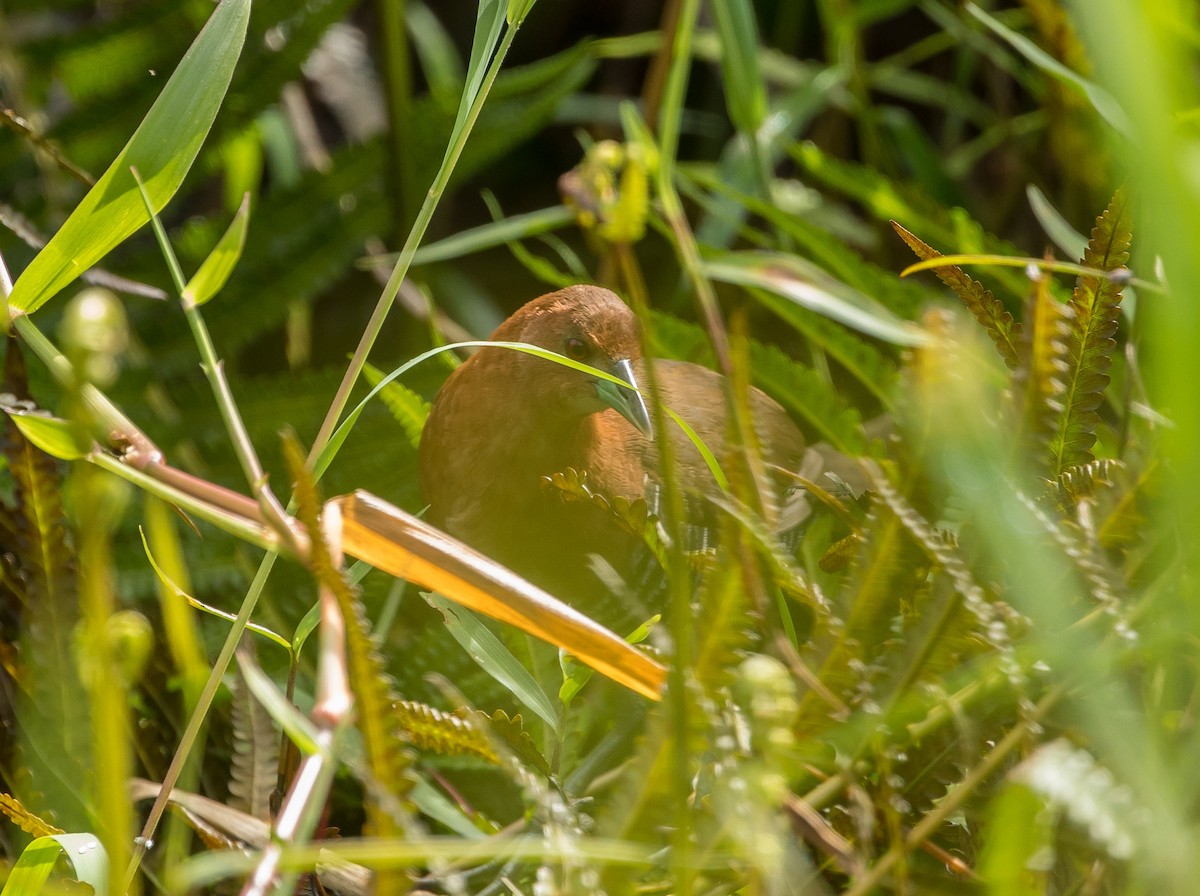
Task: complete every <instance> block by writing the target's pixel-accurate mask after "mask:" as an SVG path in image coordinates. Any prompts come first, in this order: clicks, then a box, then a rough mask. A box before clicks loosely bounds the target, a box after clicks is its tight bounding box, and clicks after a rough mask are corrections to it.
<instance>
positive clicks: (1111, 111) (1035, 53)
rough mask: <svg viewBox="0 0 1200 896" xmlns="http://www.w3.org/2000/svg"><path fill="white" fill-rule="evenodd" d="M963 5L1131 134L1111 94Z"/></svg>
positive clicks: (1125, 133) (971, 6)
mask: <svg viewBox="0 0 1200 896" xmlns="http://www.w3.org/2000/svg"><path fill="white" fill-rule="evenodd" d="M964 8H965V9H966V11H967V12H968V13H970V14H971V15H972V16H974V17H975V18H977V19H978V20H979V21H980V22H982V23H983V24H984V25H985V26H987V27H988V28H989V29H990V30H991V31H993V32H994V33H995V34H996V35H998V36H999V37H1000V38H1001V39H1002V40H1004V41H1005V42H1006V43H1008V45H1009V46H1011V47H1012V48H1013V49H1014V50H1016V51H1017V52H1018V53H1020V54H1021V55H1022V56H1024V57H1025V58H1026V59H1028V60H1029V61H1030V62H1032V63H1033V64H1034V65H1036V66H1037V67H1038V68H1040V69H1041V70H1042V71H1044V72H1045V73H1046V74H1048V75H1050V76H1051V77H1054V78H1057V79H1058V80H1059V81H1062V82H1063V83H1064V84H1069V85H1070V86H1072V87H1074V88H1076V89H1077V90H1078V91H1079V92H1080V93H1082V94H1083V95H1084V96H1085V97H1087V99H1088V102H1090V103H1091V104H1092V106H1093V107H1094V108H1095V110H1096V111H1097V112H1099V113H1100V116H1101V117H1102V118H1103V119H1104V120H1105V121H1107V122H1108V123H1109V124H1110V125H1111V126H1112V128H1113V129H1114V130H1115V131H1116V132H1117V133H1119V134H1121V135H1122V136H1125V137H1130V138H1132V137H1133V136H1134V129H1133V122H1131V121H1130V120H1129V116H1128V115H1126V114H1125V110H1124V109H1122V108H1121V105H1120V104H1119V103H1118V102H1117V100H1116V98H1115V97H1114V96H1113V95H1112V94H1111V93H1109V92H1108V91H1107V90H1105V89H1104V88H1103V87H1101V86H1099V85H1098V84H1093V83H1092V82H1091V81H1089V80H1087V78H1084V77H1083V76H1081V75H1079V74H1077V73H1076V72H1073V71H1071V69H1069V68H1067V67H1066V66H1065V65H1063V64H1062V63H1061V62H1059V61H1058V60H1057V59H1055V58H1054V57H1053V56H1051V55H1050V54H1049V53H1047V52H1046V51H1045V50H1043V49H1042V48H1041V47H1039V46H1038V45H1037V44H1035V43H1034V42H1033V41H1031V40H1030V39H1029V38H1027V37H1025V36H1024V35H1023V34H1018V33H1017V32H1015V31H1013V30H1012V29H1011V28H1009V27H1008V26H1007V25H1004V24H1002V23H1001V22H999V21H997V20H996V19H995V18H993V17H992V16H991V15H989V14H988V13H986V12H984V11H983V10H982V9H980V8H979V7H978V6H976V5H975V4H974V3H967V4H965V6H964Z"/></svg>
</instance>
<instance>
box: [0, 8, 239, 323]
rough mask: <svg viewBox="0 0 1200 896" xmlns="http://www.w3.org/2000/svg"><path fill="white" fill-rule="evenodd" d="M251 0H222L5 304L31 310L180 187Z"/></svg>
mask: <svg viewBox="0 0 1200 896" xmlns="http://www.w3.org/2000/svg"><path fill="white" fill-rule="evenodd" d="M249 18H250V0H222V2H221V4H220V5H219V6H218V7H217V9H216V11H215V12H214V13H213V14H212V17H211V18H210V19H209V20H208V23H207V24H206V25H205V26H204V29H203V30H202V31H201V32H200V35H199V36H198V37H197V38H196V40H195V42H194V43H193V44H192V46H191V48H190V49H189V50H188V52H187V53H186V54H185V55H184V57H183V61H182V62H180V63H179V67H178V68H176V69H175V73H174V74H173V75H171V78H170V80H169V81H167V85H166V87H164V88H163V92H162V93H161V94H159V97H158V99H157V100H156V101H155V103H154V105H153V106H152V107H151V108H150V111H149V112H148V113H147V114H146V117H145V118H144V119H143V120H142V123H141V125H139V126H138V129H137V130H136V131H135V132H134V134H133V137H131V138H130V140H129V142H128V143H127V144H125V148H124V149H123V150H121V153H120V155H118V156H117V158H116V161H114V162H113V163H112V165H110V166H109V168H108V170H107V171H106V172H105V173H104V175H103V176H102V177H101V178H100V180H99V181H98V182H97V183H96V185H95V186H94V187H93V188H92V189H91V190H90V191H89V192H88V194H87V195H86V196H85V197H84V198H83V201H82V202H80V203H79V205H78V206H77V207H76V209H75V211H73V212H72V213H71V216H70V217H69V218H67V220H66V223H65V224H63V226H62V228H61V229H60V230H59V231H58V233H56V234H55V235H54V237H53V238H52V239H51V240H50V242H49V243H48V244H47V245H46V247H45V248H44V249H42V251H41V252H39V253H38V254H37V256H36V257H35V258H34V259H33V261H32V262H30V264H29V267H27V268H26V269H25V271H24V273H22V274H21V277H20V279H18V280H17V282H16V285H15V286H14V287H13V293H12V296H11V298H10V300H9V304H10V306H11V307H12V308H13V309H15V310H18V311H24V312H32V311H36V310H37V309H38V308H40V307H41V306H42V305H43V304H44V303H45V302H46V301H47V300H49V299H50V298H51V297H52V296H53V295H54V294H55V293H57V292H58V291H59V290H61V289H62V288H63V287H65V286H66V285H67V284H68V283H70V282H71V281H73V280H74V279H75V278H76V277H78V276H79V275H80V274H82V273H83V272H84V271H86V270H87V269H88V268H90V267H91V266H92V265H94V264H95V263H96V262H98V261H99V260H100V259H101V258H103V257H104V256H105V255H107V254H108V253H109V252H110V251H111V250H112V249H113V248H114V247H115V246H117V245H118V244H119V243H121V242H122V241H123V240H125V239H126V238H127V237H129V236H130V235H131V234H133V233H134V232H135V231H137V230H138V228H140V227H141V226H142V225H143V224H145V223H146V222H147V221H149V220H150V218H149V215H148V214H147V212H146V208H145V205H144V204H143V202H142V197H141V194H140V193H139V191H138V187H137V184H136V183H135V181H134V179H133V176H132V174H131V173H130V168H137V170H138V171H139V172H140V173H141V176H142V178H143V180H144V181H145V184H146V191H147V193H148V194H149V196H150V199H151V202H152V203H153V207H154V210H155V211H156V212H157V211H160V210H161V209H162V208H163V207H164V206H165V205H166V204H167V202H168V201H169V200H170V199H171V197H172V196H174V195H175V192H176V191H177V190H178V189H179V186H180V184H181V183H183V178H184V176H185V175H186V174H187V172H188V169H189V168H191V166H192V162H193V161H194V160H195V158H196V154H197V153H198V152H199V151H200V145H201V144H202V143H203V142H204V138H205V136H206V135H207V134H208V131H209V128H211V127H212V123H213V119H214V118H215V117H216V114H217V110H218V109H219V108H220V105H221V101H222V99H223V98H224V96H225V91H226V90H227V89H228V87H229V80H230V78H231V77H232V76H233V68H234V65H235V64H236V63H237V59H238V55H239V54H240V52H241V48H242V43H243V41H244V40H245V36H246V25H247V22H248V21H249Z"/></svg>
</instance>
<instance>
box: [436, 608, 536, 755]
mask: <svg viewBox="0 0 1200 896" xmlns="http://www.w3.org/2000/svg"><path fill="white" fill-rule="evenodd" d="M425 600H426V601H428V602H429V605H430V606H432V607H433V608H434V609H436V610H437V611H438V612H440V613H441V614H442V616H443V617H445V619H446V627H447V628H448V629H449V630H450V634H451V635H453V636H454V640H455V641H457V642H458V643H459V644H461V645H462V648H463V650H465V651H466V652H467V653H469V654H470V655H471V659H473V660H475V662H476V663H478V664H479V666H480V668H482V669H483V670H484V671H485V672H487V673H488V675H490V676H492V678H494V679H496V681H498V682H500V683H501V684H502V685H504V687H506V688H507V689H508V691H509V693H511V694H512V695H513V696H514V697H516V698H517V699H518V700H520V701H521V703H523V704H524V705H525V706H527V707H529V709H530V710H532V711H533V712H534V713H536V714H537V715H538V716H539V717H540V718H541V719H542V720H543V721H545V723H546V724H547V725H549V726H550V728H551V730H554V731H557V730H558V713H557V712H555V710H554V704H553V703H551V702H550V698H549V697H547V696H546V692H545V691H543V690H542V688H541V686H540V685H539V684H538V683H537V681H536V680H535V679H534V677H533V676H532V675H530V674H529V671H528V670H527V669H526V668H525V667H524V666H522V665H521V664H520V662H519V661H518V660H517V658H516V657H515V656H513V655H512V653H510V652H509V650H508V648H507V647H505V646H504V645H503V644H501V643H500V639H499V638H497V637H496V636H495V635H493V634H492V633H491V631H490V630H489V629H488V627H487V626H486V625H484V624H483V623H482V622H481V621H480V619H479V617H478V616H476V615H475V614H474V613H472V612H471V611H470V610H468V609H467V608H466V607H462V606H459V605H458V604H456V603H451V602H450V601H449V600H447V599H446V598H444V597H442V596H441V595H439V594H427V595H425Z"/></svg>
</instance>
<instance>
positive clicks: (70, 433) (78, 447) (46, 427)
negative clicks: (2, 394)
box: [4, 408, 88, 460]
mask: <svg viewBox="0 0 1200 896" xmlns="http://www.w3.org/2000/svg"><path fill="white" fill-rule="evenodd" d="M4 410H5V413H7V414H8V416H9V418H10V419H11V420H12V422H13V423H15V424H16V426H17V429H19V430H21V435H23V436H25V438H27V439H29V441H31V442H33V444H34V445H36V446H37V447H38V448H39V449H40V450H42V451H44V452H46V453H47V454H49V455H50V456H51V457H57V458H58V459H59V460H79V459H80V458H81V457H84V456H85V455H86V454H87V452H88V449H87V447H86V446H85V445H83V444H82V443H81V442H80V439H79V430H78V429H77V428H76V426H75V424H73V423H72V422H71V421H70V420H63V419H62V418H60V417H48V416H46V415H44V414H38V413H33V412H30V411H14V410H10V409H9V408H5V409H4Z"/></svg>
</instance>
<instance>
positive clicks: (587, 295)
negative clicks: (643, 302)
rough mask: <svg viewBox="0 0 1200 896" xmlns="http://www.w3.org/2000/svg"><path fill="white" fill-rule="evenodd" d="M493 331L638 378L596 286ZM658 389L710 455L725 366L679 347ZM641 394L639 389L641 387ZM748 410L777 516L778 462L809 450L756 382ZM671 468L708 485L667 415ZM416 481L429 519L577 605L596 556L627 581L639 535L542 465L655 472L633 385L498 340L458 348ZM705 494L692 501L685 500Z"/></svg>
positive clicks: (632, 340) (638, 481) (785, 494)
mask: <svg viewBox="0 0 1200 896" xmlns="http://www.w3.org/2000/svg"><path fill="white" fill-rule="evenodd" d="M492 340H493V341H505V342H525V343H529V344H531V345H535V346H538V347H540V348H545V349H549V350H551V351H554V352H557V353H558V354H561V355H564V356H566V357H568V358H571V359H574V360H576V361H581V362H583V363H585V364H588V365H589V366H591V367H594V368H596V369H598V370H603V371H606V372H609V373H611V374H612V375H613V376H615V377H617V378H618V379H620V380H622V381H623V382H625V383H629V384H630V385H637V384H638V383H639V382H642V383H644V382H645V380H644V377H642V370H643V365H642V360H641V343H640V340H639V339H638V327H637V321H636V319H635V317H634V315H633V313H632V312H631V311H630V310H629V308H628V307H627V306H626V305H625V304H624V302H622V301H621V300H620V299H619V298H618V297H617V296H615V295H614V294H613V293H611V292H609V291H608V290H606V289H601V288H599V287H596V286H572V287H569V288H567V289H562V290H559V291H558V292H553V293H550V294H548V295H544V296H541V297H540V298H537V299H534V300H533V301H531V302H529V303H528V304H526V305H525V306H524V307H522V308H520V309H519V310H518V311H517V312H516V313H514V314H513V315H512V317H510V318H509V319H508V320H506V321H505V322H504V323H503V324H501V325H500V327H499V328H498V329H497V330H496V331H495V332H494V333H493V334H492ZM655 369H656V372H657V375H658V380H659V392H660V399H661V401H663V402H664V404H665V405H666V407H668V408H670V409H672V410H674V411H675V412H676V413H677V414H679V415H680V416H681V417H682V418H683V419H684V420H685V421H687V423H688V424H689V425H690V426H691V427H692V428H693V429H694V430H695V432H696V433H697V435H699V437H700V438H701V440H702V441H703V442H704V443H705V444H706V445H707V446H709V448H710V450H712V452H713V453H714V454H715V455H716V457H717V458H718V459H722V458H725V459H726V460H727V459H728V458H727V457H726V455H727V444H728V443H727V437H728V429H727V420H726V398H725V390H724V386H723V381H722V377H721V376H720V375H719V374H716V373H714V372H712V371H710V370H708V369H706V368H703V367H700V366H698V365H695V364H689V363H686V362H681V361H658V362H657V363H656V364H655ZM647 397H649V396H648V395H647ZM750 401H751V414H752V417H753V419H754V423H755V430H756V432H757V435H758V439H759V442H760V444H761V445H762V446H763V454H764V459H765V461H766V463H767V465H768V468H776V473H775V474H774V475H773V476H772V486H773V490H774V491H775V495H774V497H775V499H776V500H777V502H778V504H779V505H780V506H781V507H782V511H781V512H780V513H779V523H778V525H777V528H779V529H781V530H782V529H783V528H787V527H790V526H794V525H795V524H797V523H798V522H799V521H800V520H802V519H803V517H804V516H805V515H806V514H807V506H806V504H805V503H804V499H803V496H802V495H799V494H793V493H794V492H795V491H796V489H795V481H794V480H793V479H791V477H788V476H786V475H785V474H783V473H782V472H780V471H784V470H786V471H793V472H796V471H801V470H802V469H806V472H805V474H804V475H808V476H811V475H813V474H814V470H813V464H814V462H816V463H819V459H815V457H814V455H813V454H812V453H811V452H808V451H806V449H805V443H804V437H803V436H802V435H801V433H800V431H799V430H798V429H797V428H796V426H795V424H794V423H792V421H791V419H790V418H789V417H788V416H787V413H786V412H785V411H784V410H783V408H781V407H780V406H779V405H778V404H777V403H776V402H775V401H773V400H772V399H771V398H769V397H768V396H767V395H765V394H764V393H762V392H760V391H759V390H757V389H752V390H751V396H750ZM670 430H671V443H672V449H673V451H672V455H673V458H674V464H675V470H676V475H677V481H678V482H679V483H680V485H681V487H682V488H683V489H684V490H685V492H686V493H688V494H689V495H691V496H698V497H699V498H701V499H702V498H703V497H704V496H712V495H716V494H718V493H719V491H720V490H719V488H718V486H717V483H716V482H715V480H714V478H713V474H712V472H711V471H710V469H709V467H708V465H707V463H706V462H705V461H704V458H703V457H702V455H701V454H700V452H699V451H698V450H697V449H696V448H695V446H694V445H693V444H692V442H691V441H690V439H689V438H688V437H687V436H686V435H685V434H684V432H683V431H682V430H681V429H680V428H679V427H677V426H675V425H673V424H671V425H670ZM420 466H421V488H422V492H423V495H424V498H425V500H426V501H427V502H428V504H429V519H430V521H431V522H433V523H434V524H435V525H437V526H439V527H441V528H442V529H444V530H445V531H446V532H448V533H450V534H451V535H454V536H456V537H458V538H460V539H462V540H463V541H465V542H467V543H468V544H470V545H472V546H473V547H475V548H477V549H478V550H480V551H482V552H483V553H485V554H487V555H489V556H490V557H492V558H494V559H496V560H498V561H499V562H501V563H502V564H504V565H506V566H508V567H510V568H511V569H513V570H514V571H516V572H518V573H520V574H521V575H523V576H525V577H526V578H527V579H529V580H530V581H532V582H534V583H535V584H537V585H540V586H541V587H543V588H545V589H546V590H548V591H550V592H551V593H553V594H555V595H556V596H558V597H561V598H563V599H565V600H568V601H571V602H573V603H575V604H576V605H579V604H580V603H581V602H585V601H586V600H588V599H589V596H590V595H593V594H596V593H597V590H598V588H599V587H602V585H603V584H610V583H602V582H601V580H600V579H598V578H597V576H596V573H595V568H596V564H595V562H594V557H599V558H601V559H602V560H603V561H605V562H606V564H607V565H608V566H609V567H611V568H612V570H615V572H616V573H617V574H618V575H619V576H621V577H623V578H624V579H625V580H626V581H627V582H628V581H629V580H630V578H631V577H633V576H635V575H636V574H637V566H638V563H637V558H638V557H643V558H644V557H645V556H646V552H645V551H644V550H642V549H641V547H642V546H641V545H639V543H638V540H637V539H636V538H635V537H634V536H632V535H630V534H629V533H628V532H626V531H625V530H624V529H622V528H621V526H619V525H618V524H617V522H616V521H615V520H614V519H613V517H612V516H611V514H610V513H608V512H606V511H605V510H604V509H602V508H599V507H596V506H595V505H593V504H590V503H588V502H581V501H566V500H564V498H563V496H562V494H561V493H559V492H558V490H556V489H553V488H551V487H549V486H547V484H546V482H545V477H549V476H551V475H553V474H554V473H559V472H562V471H564V470H566V469H567V468H572V469H574V470H576V471H577V472H586V474H587V483H588V486H589V488H590V489H591V490H592V491H593V492H596V493H599V494H602V495H604V496H606V497H609V498H612V497H616V496H619V497H623V498H626V499H628V500H630V501H632V500H635V499H637V498H646V499H647V503H648V504H650V505H651V508H652V509H653V507H654V505H655V502H656V498H657V494H658V488H657V483H658V481H659V474H658V452H657V451H656V450H655V443H654V441H653V439H652V437H651V435H650V417H649V414H648V412H647V408H646V404H645V403H644V402H643V400H642V398H641V396H639V395H638V393H636V392H634V391H632V390H629V389H625V388H623V387H620V386H617V385H615V384H613V383H610V382H607V381H604V380H600V379H598V378H596V377H595V376H591V375H588V374H585V373H583V372H581V371H577V370H574V369H571V368H568V367H565V366H563V365H560V364H556V363H555V362H553V361H550V360H547V359H544V358H538V357H536V356H533V355H529V354H525V353H521V352H518V351H514V350H512V349H504V348H484V349H481V350H480V351H479V352H477V353H476V354H475V355H473V356H472V357H470V358H469V359H467V360H466V361H465V362H464V363H463V364H462V365H461V366H460V367H459V368H458V369H457V370H455V371H454V373H453V374H451V376H450V378H449V379H448V380H447V381H446V383H445V385H443V386H442V389H441V391H440V392H439V393H438V395H437V397H436V398H435V400H434V402H433V408H432V410H431V411H430V414H429V419H428V421H427V422H426V425H425V431H424V434H423V435H422V438H421V448H420ZM703 503H706V502H704V501H703V500H700V501H695V500H694V501H692V502H690V504H691V505H692V506H693V507H695V506H699V505H701V504H703Z"/></svg>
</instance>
